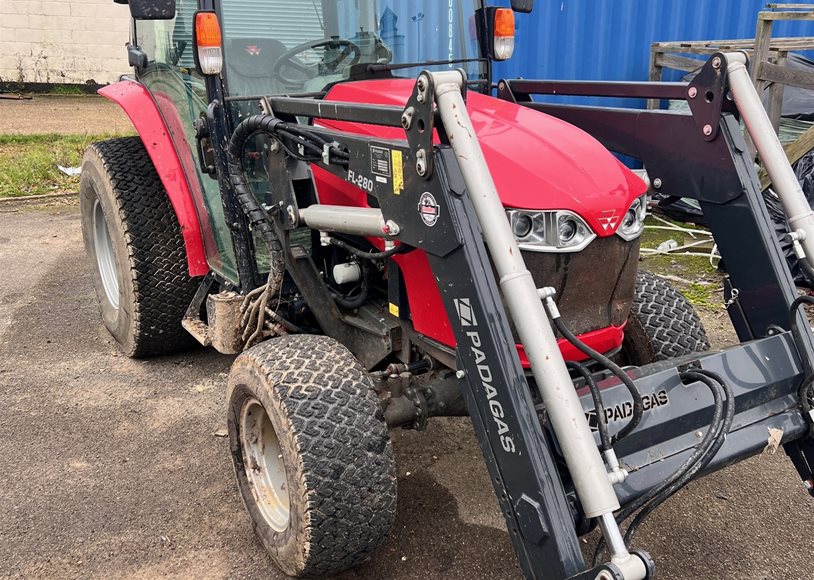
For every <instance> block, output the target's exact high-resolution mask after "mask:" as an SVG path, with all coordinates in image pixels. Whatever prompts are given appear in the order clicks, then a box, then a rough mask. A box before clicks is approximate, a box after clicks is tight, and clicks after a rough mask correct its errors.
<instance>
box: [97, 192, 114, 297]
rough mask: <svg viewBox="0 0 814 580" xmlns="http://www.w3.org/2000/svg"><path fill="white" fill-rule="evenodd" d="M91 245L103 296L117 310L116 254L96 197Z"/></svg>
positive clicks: (103, 214) (100, 205)
mask: <svg viewBox="0 0 814 580" xmlns="http://www.w3.org/2000/svg"><path fill="white" fill-rule="evenodd" d="M93 247H94V249H95V251H96V264H97V266H98V267H99V276H100V277H101V278H102V287H103V288H104V289H105V296H107V301H108V302H110V305H111V306H112V307H113V308H115V309H117V310H118V308H119V274H118V268H117V267H116V256H115V254H114V253H113V241H112V240H111V238H110V230H109V229H108V227H107V222H106V221H105V213H104V211H103V210H102V204H101V203H99V200H98V199H97V200H96V201H95V202H94V203H93Z"/></svg>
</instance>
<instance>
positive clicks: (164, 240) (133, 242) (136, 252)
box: [80, 137, 197, 358]
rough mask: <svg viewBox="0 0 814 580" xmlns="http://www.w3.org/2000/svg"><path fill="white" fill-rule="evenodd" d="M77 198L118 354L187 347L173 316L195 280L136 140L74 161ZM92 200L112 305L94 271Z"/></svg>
mask: <svg viewBox="0 0 814 580" xmlns="http://www.w3.org/2000/svg"><path fill="white" fill-rule="evenodd" d="M80 196H81V201H80V205H81V210H82V222H83V223H82V226H83V228H82V229H83V233H84V238H85V246H86V249H87V251H88V253H89V254H90V255H91V257H92V258H93V259H92V262H93V265H92V267H93V271H94V278H95V286H96V292H97V296H98V298H99V303H100V309H101V311H102V318H103V320H104V322H105V326H106V327H107V328H108V330H109V331H110V332H111V334H112V335H113V336H114V338H115V339H116V340H117V342H118V343H119V345H120V346H121V348H122V350H123V351H124V352H125V354H127V355H128V356H131V357H134V358H142V357H149V356H156V355H164V354H171V353H174V352H178V351H181V350H185V349H188V348H190V347H191V346H193V345H194V344H195V343H194V340H193V339H192V337H191V336H190V335H189V334H188V333H187V332H186V331H185V330H184V329H183V327H182V326H181V320H182V318H183V316H184V314H185V312H186V310H187V308H188V306H189V304H190V302H191V301H192V297H193V295H194V294H195V291H196V289H197V284H196V281H195V279H193V278H191V277H190V276H189V273H188V270H187V261H186V248H185V245H184V239H183V236H182V234H181V227H180V225H179V223H178V219H177V217H176V215H175V211H174V209H173V207H172V204H171V203H170V200H169V198H168V196H167V193H166V190H165V189H164V186H163V185H162V183H161V179H160V178H159V176H158V174H157V173H156V170H155V167H154V166H153V164H152V161H151V160H150V157H149V155H148V153H147V150H146V149H145V148H144V145H143V143H142V141H141V139H140V138H139V137H123V138H116V139H109V140H107V141H99V142H97V143H93V144H92V145H91V146H90V147H89V148H88V150H87V151H86V153H85V156H84V159H83V162H82V178H81V182H80ZM97 198H98V199H99V201H100V204H101V206H102V209H103V211H104V214H105V222H106V223H107V227H108V231H109V235H110V237H111V240H112V245H113V249H114V253H115V255H116V258H117V260H116V262H117V264H116V266H117V271H118V273H119V288H120V297H119V302H120V306H119V308H118V309H114V308H113V307H112V306H111V304H110V302H109V301H108V300H107V297H106V295H105V291H104V288H103V287H102V286H101V281H100V278H99V273H98V271H97V270H98V267H97V265H96V259H95V249H94V242H93V232H92V215H93V214H92V213H91V212H92V211H93V206H94V200H95V199H97Z"/></svg>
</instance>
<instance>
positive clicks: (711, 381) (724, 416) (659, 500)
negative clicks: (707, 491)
mask: <svg viewBox="0 0 814 580" xmlns="http://www.w3.org/2000/svg"><path fill="white" fill-rule="evenodd" d="M679 377H680V378H681V380H682V381H694V382H700V383H702V384H704V385H706V386H707V387H708V388H709V389H710V391H711V393H712V397H713V401H714V411H713V416H712V422H711V423H710V428H709V430H708V431H707V433H706V435H704V438H703V439H702V440H701V442H700V443H699V444H698V445H697V446H696V447H695V449H694V451H693V452H692V454H691V455H690V456H689V457H688V458H687V460H686V461H685V462H684V463H683V464H682V465H681V466H680V467H679V468H678V469H676V471H675V472H674V473H673V474H672V475H671V476H670V477H669V478H667V479H666V480H665V481H663V482H662V483H661V484H660V485H658V486H656V487H654V488H652V489H650V490H649V491H648V492H647V493H645V494H644V495H642V496H641V497H639V498H637V499H636V500H634V501H633V502H631V503H630V504H628V505H626V506H625V507H624V508H623V509H622V510H620V511H619V512H618V513H617V515H616V522H617V523H618V524H620V525H621V524H622V523H624V522H625V520H627V519H628V518H629V517H630V516H631V515H633V514H634V513H635V512H636V511H637V510H639V509H640V508H641V511H640V512H639V513H638V514H637V515H636V517H635V518H634V519H633V521H632V522H631V523H630V525H629V526H628V529H627V532H625V543H626V544H628V545H629V544H630V542H632V540H633V538H634V536H635V534H636V531H637V530H638V529H639V526H640V525H641V524H642V522H643V521H644V520H645V518H647V516H649V515H650V514H651V513H652V512H653V511H654V510H655V509H656V508H658V507H659V506H660V505H661V504H663V503H664V502H665V501H667V500H668V499H669V498H670V497H672V496H673V495H674V494H675V493H676V492H678V491H679V490H680V489H681V488H682V487H684V486H685V485H687V483H689V482H690V481H691V480H692V479H693V478H694V477H695V476H696V475H698V473H700V472H701V471H703V470H704V469H705V468H706V467H707V466H708V465H709V463H710V462H711V461H712V460H713V459H714V458H715V455H717V453H718V451H720V449H721V446H722V445H723V444H724V442H725V440H726V435H727V434H728V433H729V430H730V429H731V427H732V422H733V421H734V418H735V395H734V392H733V391H732V388H731V387H730V385H729V384H728V383H727V382H726V381H725V380H724V379H723V377H721V376H720V375H718V374H717V373H714V372H711V371H708V370H705V369H692V370H688V371H685V372H682V373H680V375H679ZM604 548H605V541H604V538H603V539H600V540H599V543H598V544H597V547H596V551H595V552H594V564H596V563H598V561H599V557H600V556H601V554H602V551H603V550H604Z"/></svg>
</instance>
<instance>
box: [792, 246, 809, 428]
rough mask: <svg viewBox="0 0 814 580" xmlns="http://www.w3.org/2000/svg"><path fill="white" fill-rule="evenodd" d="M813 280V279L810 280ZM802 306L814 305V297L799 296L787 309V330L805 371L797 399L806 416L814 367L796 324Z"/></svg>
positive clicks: (803, 261)
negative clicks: (789, 330) (789, 329)
mask: <svg viewBox="0 0 814 580" xmlns="http://www.w3.org/2000/svg"><path fill="white" fill-rule="evenodd" d="M800 263H801V264H803V263H805V264H806V265H808V262H807V260H805V259H803V260H800ZM812 279H814V278H812ZM803 304H814V296H800V297H799V298H797V299H796V300H795V301H794V302H792V303H791V306H790V307H789V328H791V335H792V337H793V338H794V343H795V345H796V346H797V351H798V353H799V355H800V359H801V361H802V363H803V368H804V369H805V376H804V377H803V382H802V384H801V385H800V391H799V398H800V404H801V405H802V407H803V411H805V412H806V413H807V414H808V413H811V409H812V407H811V400H812V399H814V366H812V361H810V360H809V359H808V356H806V354H805V353H806V350H805V348H804V346H803V344H804V342H803V333H802V332H801V330H800V325H799V324H798V323H797V311H798V309H799V308H800V306H802V305H803Z"/></svg>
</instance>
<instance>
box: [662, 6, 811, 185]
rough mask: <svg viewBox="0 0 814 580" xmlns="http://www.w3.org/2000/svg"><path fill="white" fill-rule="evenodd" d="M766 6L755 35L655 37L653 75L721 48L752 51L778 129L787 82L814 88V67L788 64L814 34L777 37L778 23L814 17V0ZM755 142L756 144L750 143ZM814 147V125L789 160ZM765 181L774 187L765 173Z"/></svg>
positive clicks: (758, 83)
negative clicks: (774, 34)
mask: <svg viewBox="0 0 814 580" xmlns="http://www.w3.org/2000/svg"><path fill="white" fill-rule="evenodd" d="M766 8H767V9H766V10H764V11H761V12H759V13H758V17H757V29H756V30H757V34H756V35H755V38H754V39H752V38H744V39H734V40H697V41H679V42H654V43H653V44H652V45H651V49H650V80H651V81H662V80H663V77H664V69H665V68H668V69H674V70H680V71H686V72H692V71H694V70H696V69H698V68H700V67H701V66H702V65H703V63H704V61H703V60H702V59H699V58H692V56H687V55H698V56H710V55H712V54H715V53H716V52H737V51H743V52H746V53H747V54H748V55H749V60H750V71H751V76H752V82H753V83H754V84H755V88H756V89H757V90H758V93H760V94H762V93H763V91H765V90H766V89H768V90H769V103H768V106H767V112H768V114H769V118H770V119H771V121H772V126H773V127H774V129H775V131H778V130H779V128H780V117H781V112H782V106H783V93H784V89H785V87H786V85H789V86H795V87H800V88H804V89H809V90H814V73H812V72H808V71H801V70H796V69H792V68H790V67H788V66H786V63H787V61H788V55H789V52H797V51H807V50H814V37H811V36H795V37H786V38H772V30H773V27H774V23H775V22H777V21H780V20H812V21H814V4H779V3H769V4H767V5H766ZM660 106H661V103H660V102H659V101H658V100H650V101H648V108H650V109H654V108H659V107H660ZM750 147H751V144H750ZM813 147H814V128H812V129H809V130H808V131H807V132H806V133H804V134H803V135H802V136H801V137H800V138H799V139H798V140H797V141H795V142H794V143H792V144H790V145H789V146H787V148H786V153H787V155H788V156H789V160H790V161H791V162H792V163H794V162H796V161H798V160H799V159H800V157H802V156H803V155H805V154H806V153H807V152H808V151H810V150H811V149H812V148H813ZM761 178H762V182H763V184H764V186H765V187H768V185H769V182H768V178H767V177H766V176H765V174H761Z"/></svg>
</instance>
